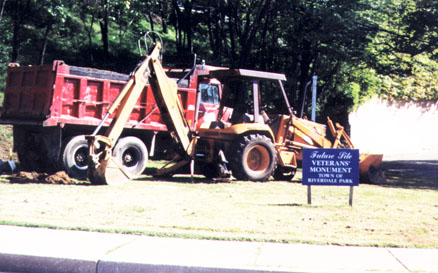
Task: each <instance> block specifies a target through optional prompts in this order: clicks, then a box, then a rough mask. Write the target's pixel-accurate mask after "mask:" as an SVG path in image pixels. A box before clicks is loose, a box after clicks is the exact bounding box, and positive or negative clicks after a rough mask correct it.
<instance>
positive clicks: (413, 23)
mask: <svg viewBox="0 0 438 273" xmlns="http://www.w3.org/2000/svg"><path fill="white" fill-rule="evenodd" d="M0 8H1V13H0V14H1V15H0V31H1V32H2V35H1V37H0V64H1V65H0V89H3V88H4V86H5V77H6V75H5V72H6V65H7V63H8V62H11V61H14V62H20V63H24V64H40V63H46V64H48V63H51V62H52V61H53V60H55V59H62V60H64V61H66V62H67V63H69V64H72V65H79V66H89V67H96V68H104V69H110V70H116V71H118V72H125V73H127V72H129V71H131V70H132V68H133V67H135V65H136V63H137V62H138V59H139V56H138V50H137V38H138V37H140V36H141V33H144V31H146V30H154V31H157V32H160V33H161V34H162V36H163V38H164V43H165V45H164V49H165V56H170V55H175V54H176V55H180V56H181V55H187V54H190V53H197V54H198V56H200V58H202V59H205V60H206V62H207V63H208V64H212V65H218V66H228V67H240V68H249V69H260V70H266V71H273V72H280V73H285V74H286V76H287V78H288V82H287V84H286V89H287V92H288V97H289V99H290V101H291V103H292V105H294V106H295V109H301V104H302V102H303V101H305V99H306V96H305V94H304V88H305V86H306V84H307V82H308V81H310V80H311V77H312V75H314V74H315V75H317V76H318V109H319V113H320V116H321V117H324V116H325V115H332V116H333V115H334V118H335V119H338V120H344V119H346V113H347V112H348V111H351V110H352V109H354V108H355V107H357V106H358V105H359V104H360V103H361V102H363V101H364V100H366V99H367V98H369V97H371V96H372V95H376V94H377V95H379V96H383V97H388V98H398V99H413V100H436V99H437V98H438V92H437V90H436V89H437V88H436V87H435V86H436V84H435V83H436V80H435V79H436V78H437V77H436V73H437V72H436V68H437V66H438V63H437V58H438V50H437V46H436V44H437V41H438V21H437V20H435V19H436V18H437V16H438V4H437V3H436V1H428V0H421V1H414V0H377V1H375V0H374V1H371V0H350V1H346V0H321V1H304V0H295V1H292V0H287V1H272V0H246V1H238V0H220V1H211V0H172V1H166V0H147V1H142V0H111V1H109V0H85V1H72V0H41V1H36V0H14V1H12V0H1V1H0ZM309 93H310V92H309ZM309 95H310V94H307V96H309ZM266 98H270V100H268V101H265V102H264V103H265V104H266V105H267V106H268V107H270V108H273V109H277V110H278V109H281V108H282V107H284V106H283V105H282V103H281V102H280V101H281V100H280V99H281V96H279V94H278V92H274V89H273V88H268V96H266ZM307 101H309V100H308V98H307ZM309 107H310V105H309V102H306V103H305V107H304V109H305V110H306V111H305V112H308V110H309Z"/></svg>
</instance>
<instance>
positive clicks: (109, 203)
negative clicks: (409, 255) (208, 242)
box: [0, 175, 438, 248]
mask: <svg viewBox="0 0 438 273" xmlns="http://www.w3.org/2000/svg"><path fill="white" fill-rule="evenodd" d="M297 179H298V180H299V179H300V175H298V177H297ZM348 194H349V187H316V186H314V187H312V205H307V187H305V186H302V185H301V184H300V183H297V182H295V183H287V182H267V183H252V182H232V183H206V181H205V180H204V179H203V178H200V177H196V178H195V179H194V181H192V180H191V179H190V178H189V177H179V178H172V179H170V180H167V181H157V180H154V179H153V178H152V177H143V178H142V179H139V180H137V181H132V182H130V183H128V184H126V185H124V186H122V187H108V186H90V185H51V184H32V183H30V184H12V183H9V182H8V180H3V182H0V223H1V224H13V225H29V226H42V227H53V228H67V229H71V228H73V229H82V230H97V231H106V232H122V233H134V234H147V235H157V236H177V237H190V238H207V239H225V240H259V241H276V242H291V243H297V242H302V243H313V244H338V245H363V246H395V247H426V248H437V247H438V191H436V190H434V189H415V188H400V187H387V186H376V185H360V186H359V187H355V188H354V200H353V206H352V207H350V206H349V205H348Z"/></svg>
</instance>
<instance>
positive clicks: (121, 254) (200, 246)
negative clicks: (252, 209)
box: [0, 226, 438, 273]
mask: <svg viewBox="0 0 438 273" xmlns="http://www.w3.org/2000/svg"><path fill="white" fill-rule="evenodd" d="M0 272H31V273H40V272H41V273H43V272H44V273H46V272H50V273H58V272H59V273H65V272H81V273H88V272H90V273H108V272H129V273H137V272H139V273H140V272H163V273H173V272H178V273H180V272H183V273H184V272H207V273H216V272H225V273H228V272H238V273H246V272H438V249H395V248H372V247H341V246H318V245H303V244H278V243H261V242H229V241H207V240H192V239H178V238H158V237H147V236H134V235H121V234H105V233H95V232H83V231H67V230H50V229H40V228H24V227H14V226H0Z"/></svg>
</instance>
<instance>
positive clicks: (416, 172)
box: [381, 160, 438, 190]
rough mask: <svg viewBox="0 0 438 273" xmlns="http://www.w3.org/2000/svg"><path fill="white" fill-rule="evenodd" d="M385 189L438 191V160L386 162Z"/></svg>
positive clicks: (382, 166) (383, 166)
mask: <svg viewBox="0 0 438 273" xmlns="http://www.w3.org/2000/svg"><path fill="white" fill-rule="evenodd" d="M381 168H382V170H383V172H384V173H385V176H386V183H383V184H381V186H384V187H397V188H407V189H428V190H438V160H401V161H384V162H383V163H382V165H381Z"/></svg>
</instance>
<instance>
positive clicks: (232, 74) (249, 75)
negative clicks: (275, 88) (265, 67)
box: [210, 69, 286, 81]
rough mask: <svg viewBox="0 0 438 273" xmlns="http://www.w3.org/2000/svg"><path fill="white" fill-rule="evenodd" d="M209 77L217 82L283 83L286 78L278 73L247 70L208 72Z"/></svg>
mask: <svg viewBox="0 0 438 273" xmlns="http://www.w3.org/2000/svg"><path fill="white" fill-rule="evenodd" d="M210 76H211V77H214V78H217V79H219V80H226V79H234V80H280V81H285V80H286V76H285V75H284V74H280V73H272V72H264V71H256V70H248V69H227V70H215V71H210Z"/></svg>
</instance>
